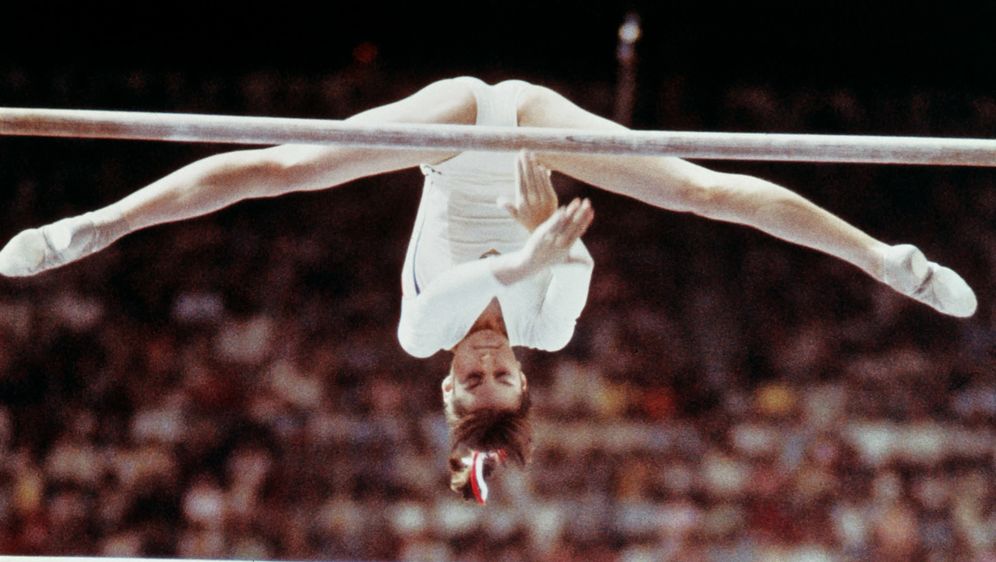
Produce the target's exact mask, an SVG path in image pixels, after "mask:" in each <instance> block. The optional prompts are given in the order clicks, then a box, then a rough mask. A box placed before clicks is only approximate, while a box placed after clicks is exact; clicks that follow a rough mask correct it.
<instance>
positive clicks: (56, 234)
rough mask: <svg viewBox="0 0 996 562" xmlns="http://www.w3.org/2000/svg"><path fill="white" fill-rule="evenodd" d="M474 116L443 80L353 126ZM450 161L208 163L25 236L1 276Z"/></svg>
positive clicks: (293, 150)
mask: <svg viewBox="0 0 996 562" xmlns="http://www.w3.org/2000/svg"><path fill="white" fill-rule="evenodd" d="M476 115H477V106H476V101H475V99H474V95H473V92H472V91H471V90H470V88H468V87H467V86H466V85H465V84H461V83H460V82H459V81H456V80H441V81H439V82H435V83H433V84H431V85H429V86H427V87H425V88H423V89H422V90H420V91H418V92H416V93H415V94H412V95H411V96H409V97H407V98H405V99H402V100H400V101H397V102H394V103H391V104H388V105H384V106H380V107H376V108H374V109H371V110H368V111H365V112H363V113H360V114H357V115H355V116H353V117H351V118H350V119H348V121H351V122H355V123H449V124H472V123H474V122H475V120H476ZM453 155H455V152H453V151H440V150H391V149H378V148H356V147H343V146H312V145H283V146H276V147H271V148H262V149H252V150H241V151H234V152H227V153H223V154H218V155H214V156H210V157H207V158H204V159H202V160H198V161H196V162H194V163H192V164H189V165H187V166H185V167H183V168H181V169H179V170H177V171H175V172H173V173H171V174H169V175H167V176H166V177H164V178H162V179H160V180H158V181H156V182H154V183H152V184H150V185H148V186H146V187H144V188H142V189H140V190H138V191H136V192H135V193H132V194H131V195H128V196H127V197H125V198H124V199H122V200H120V201H117V202H116V203H113V204H111V205H108V206H107V207H104V208H102V209H99V210H97V211H94V212H91V213H86V214H84V215H80V216H77V217H71V218H68V219H63V220H61V221H59V222H57V223H54V224H50V225H46V226H44V227H41V228H38V229H29V230H26V231H23V232H21V233H20V234H18V235H17V236H15V237H14V239H12V240H11V241H10V242H9V243H8V244H7V245H6V246H5V247H4V248H3V250H0V274H3V275H8V276H25V275H34V274H36V273H40V272H42V271H46V270H49V269H53V268H55V267H59V266H61V265H64V264H66V263H70V262H72V261H75V260H77V259H80V258H82V257H84V256H87V255H89V254H92V253H94V252H97V251H99V250H101V249H103V248H105V247H107V246H108V245H110V244H111V243H113V242H114V241H115V240H117V239H118V238H120V237H122V236H124V235H126V234H128V233H131V232H134V231H137V230H140V229H142V228H146V227H149V226H153V225H156V224H162V223H167V222H174V221H179V220H184V219H188V218H192V217H197V216H201V215H205V214H208V213H211V212H214V211H217V210H219V209H222V208H225V207H227V206H229V205H232V204H234V203H237V202H239V201H242V200H244V199H251V198H260V197H273V196H278V195H282V194H284V193H289V192H294V191H308V190H318V189H325V188H329V187H332V186H335V185H339V184H342V183H345V182H348V181H350V180H354V179H357V178H361V177H364V176H369V175H373V174H379V173H384V172H391V171H394V170H399V169H402V168H407V167H411V166H415V165H418V164H420V163H434V162H439V161H442V160H445V159H447V158H450V157H452V156H453Z"/></svg>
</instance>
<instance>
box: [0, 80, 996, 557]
mask: <svg viewBox="0 0 996 562" xmlns="http://www.w3.org/2000/svg"><path fill="white" fill-rule="evenodd" d="M5 72H6V74H5V75H4V76H3V79H2V80H0V105H56V106H59V105H62V106H66V107H107V108H115V109H145V110H153V111H204V112H212V113H232V114H253V115H284V116H308V117H333V118H336V117H344V116H346V115H348V114H350V113H352V112H355V111H358V110H361V109H364V108H366V107H369V106H371V105H373V104H376V103H380V102H384V101H388V100H390V99H394V98H397V97H399V96H401V95H404V94H405V93H408V92H410V91H412V90H413V88H415V87H416V86H417V85H418V84H419V83H420V82H425V81H426V80H421V81H414V80H411V81H403V82H397V81H394V80H395V77H393V76H386V75H384V74H383V73H380V72H378V71H377V70H376V69H375V68H368V67H363V66H358V67H355V68H350V69H347V70H344V71H342V72H340V73H336V74H329V75H325V76H308V75H281V74H280V73H279V72H276V71H273V72H257V73H250V74H245V75H237V76H235V75H233V76H221V77H219V76H206V75H201V76H188V75H186V74H183V73H169V72H158V73H151V72H123V73H122V72H110V71H108V72H107V73H104V74H101V73H95V74H85V73H82V72H76V71H72V70H64V71H61V72H59V73H56V74H55V75H38V74H32V73H31V72H28V71H19V70H16V69H13V70H11V69H8V70H6V71H5ZM484 78H488V79H492V78H494V77H489V76H484ZM406 80H410V79H406ZM549 85H551V86H552V87H554V88H555V89H558V90H560V91H562V92H563V93H564V94H565V95H567V96H568V97H570V98H573V99H577V100H578V101H579V102H581V103H582V105H584V106H586V107H588V108H589V109H592V110H594V111H597V112H600V113H607V108H610V107H611V106H612V105H611V103H612V92H613V88H612V86H611V84H600V83H594V84H583V83H566V82H565V83H554V84H549ZM656 86H657V89H656V90H655V91H656V92H657V93H656V94H654V95H653V96H648V99H647V100H644V101H643V102H641V105H640V106H639V107H640V108H641V109H640V110H639V111H640V112H639V113H638V115H637V116H636V121H637V125H638V126H642V127H644V128H686V129H709V130H742V131H782V132H831V133H837V132H839V133H854V134H858V133H882V134H948V135H958V134H969V135H974V136H984V135H986V134H991V132H992V131H993V130H996V99H994V98H992V97H988V98H987V97H979V96H970V95H962V96H959V95H957V94H952V93H948V92H929V91H925V92H915V93H910V92H891V93H890V92H875V93H862V92H856V91H848V90H819V91H809V90H801V89H796V90H792V89H787V88H779V87H776V86H771V85H742V86H737V87H732V88H729V89H726V90H723V91H720V92H712V93H708V94H707V93H704V92H701V91H699V90H700V87H699V86H697V85H696V84H692V83H689V82H688V81H685V80H682V79H681V78H680V77H675V78H671V79H667V80H664V81H662V82H661V83H660V84H658V85H656ZM641 121H642V123H641ZM220 149H221V147H197V146H186V145H181V146H174V145H168V146H167V145H159V144H152V143H121V142H111V141H99V142H98V141H86V142H84V141H70V140H51V139H49V140H38V139H6V140H2V141H0V185H3V191H2V192H3V194H4V195H3V204H2V205H0V209H2V210H0V216H2V223H0V224H2V225H3V228H2V230H0V237H2V238H3V240H6V239H9V238H10V237H11V236H12V235H14V234H15V233H16V232H18V231H19V230H21V229H23V228H27V227H30V226H36V225H38V224H41V223H43V222H48V221H50V220H54V219H57V218H59V217H61V216H66V215H68V214H76V213H80V212H83V211H85V210H89V209H91V208H94V207H96V206H98V205H101V204H104V203H107V202H109V201H111V200H113V199H116V198H119V197H121V196H123V195H124V194H126V193H128V192H130V191H131V190H133V189H135V188H137V187H139V186H141V185H143V184H145V183H148V182H149V181H151V180H153V179H155V178H156V177H159V176H161V175H163V174H165V173H167V172H169V171H170V170H172V169H174V168H176V167H178V166H180V165H182V164H183V163H186V162H189V161H191V160H193V159H195V158H197V157H201V156H204V155H206V154H210V153H211V152H215V151H217V150H220ZM715 166H716V167H720V168H722V169H726V170H737V171H743V172H746V173H752V174H757V175H761V176H763V177H766V178H769V179H772V180H774V181H777V182H779V183H783V184H785V185H788V186H790V187H793V188H795V189H798V190H799V191H800V192H802V193H803V194H805V195H806V196H807V197H810V198H812V199H814V200H816V201H817V202H819V203H821V204H823V205H825V206H827V207H829V208H830V209H831V210H833V211H834V212H835V213H838V214H840V215H842V216H844V217H845V218H847V219H848V220H851V221H853V222H855V223H856V224H858V225H859V226H861V227H862V228H865V229H867V230H868V231H869V232H870V233H871V234H873V235H875V236H878V237H881V238H883V239H884V240H886V241H889V242H895V243H898V242H912V243H915V244H918V245H920V246H921V247H922V248H923V249H924V250H925V252H926V253H927V255H928V256H930V257H933V258H935V259H938V261H941V262H943V263H946V264H948V265H951V266H952V267H953V268H954V269H956V270H958V271H959V272H961V273H962V274H963V275H964V276H965V278H966V279H967V280H968V281H969V282H970V284H972V285H973V287H974V288H975V290H976V292H977V293H978V295H979V301H980V308H979V312H978V313H977V315H976V316H975V317H974V318H972V319H970V320H964V321H959V320H955V319H950V318H946V317H942V316H940V315H938V314H936V313H934V312H933V311H932V310H930V309H928V308H926V307H924V306H921V305H918V304H916V303H914V302H913V301H911V300H909V299H906V298H904V297H901V296H898V295H895V294H893V293H892V292H891V291H889V290H888V289H885V288H884V287H882V286H880V285H878V284H877V283H875V282H874V281H873V280H871V279H870V278H868V277H866V276H865V275H864V274H862V273H861V272H859V271H858V270H856V269H855V268H853V267H851V266H849V265H847V264H844V263H842V262H838V261H837V260H834V259H832V258H829V257H826V256H823V255H820V254H816V253H814V252H810V251H807V250H803V249H800V248H795V247H792V246H790V245H788V244H785V243H782V242H780V241H777V240H773V239H770V238H768V237H766V236H763V235H761V234H759V233H756V232H753V231H750V230H748V229H744V228H741V227H736V226H730V225H723V224H718V223H710V222H707V221H704V220H700V219H696V218H694V217H688V216H684V215H678V214H673V213H666V212H663V211H658V210H654V209H648V208H646V207H644V206H641V205H640V204H637V203H635V202H632V201H628V200H622V199H620V198H617V197H613V196H609V195H606V194H602V193H599V192H597V191H596V190H594V189H592V188H589V187H586V186H582V185H578V184H575V183H573V182H571V181H570V180H569V179H568V178H563V177H558V178H556V185H557V187H558V190H560V192H561V196H562V198H564V199H566V198H567V197H568V196H569V195H570V194H573V193H584V194H586V195H588V196H590V197H592V199H593V203H594V205H595V208H596V211H597V214H598V216H597V218H596V223H595V224H594V225H593V227H592V229H591V231H590V233H589V234H588V235H587V236H586V242H587V243H588V245H589V247H590V248H591V251H592V254H593V255H594V257H595V261H596V269H595V275H594V280H593V285H592V290H591V294H590V297H589V301H588V305H587V308H586V309H585V312H584V314H583V316H582V318H581V320H580V321H579V324H578V327H577V331H576V335H575V338H574V340H573V341H572V343H571V344H570V345H569V346H568V347H567V348H566V349H565V350H564V351H562V352H560V353H557V354H541V353H536V352H524V353H523V364H524V367H525V370H526V372H527V376H529V378H530V388H531V389H532V392H533V394H534V400H533V402H534V404H535V410H534V411H535V425H536V439H537V450H536V454H535V459H534V462H533V463H532V465H531V467H530V468H529V469H528V470H527V471H503V472H500V473H499V476H498V478H497V481H496V482H495V484H494V486H495V488H494V490H493V492H492V493H493V497H492V500H491V501H489V503H488V505H487V506H486V507H480V506H477V505H475V504H473V503H468V502H464V501H462V500H461V499H460V498H458V497H457V496H456V495H455V494H453V493H451V492H450V491H449V490H448V488H447V485H446V482H447V471H446V469H445V466H446V465H445V463H446V453H447V451H448V448H447V441H446V439H447V436H446V427H445V423H444V420H443V416H442V410H441V403H440V395H439V382H440V380H441V378H442V376H443V375H444V374H445V371H446V368H447V364H448V358H447V357H444V356H443V355H444V354H440V355H439V356H438V357H435V358H433V359H432V360H429V361H417V360H414V359H412V358H409V357H407V356H405V355H404V353H403V352H402V351H401V350H400V348H399V346H398V345H397V343H396V340H395V336H394V331H395V325H396V321H397V318H398V314H399V302H400V295H399V274H400V268H401V263H402V260H403V257H404V250H405V245H406V244H407V242H408V235H409V232H410V228H411V224H412V221H413V219H414V213H415V207H416V205H417V201H418V196H419V186H420V178H419V175H418V172H417V171H411V172H404V173H400V174H394V175H390V176H384V177H381V178H373V179H367V180H363V181H360V182H356V184H354V185H350V186H346V187H343V188H340V189H338V190H334V191H333V192H321V193H312V194H304V195H293V196H288V197H285V198H281V199H279V200H266V201H254V202H247V203H243V204H240V205H238V206H236V207H233V208H231V209H228V210H225V211H223V212H221V213H218V214H216V215H214V216H211V217H206V218H201V219H197V220H193V221H188V222H185V223H182V224H173V225H166V226H161V227H157V228H154V229H150V230H148V231H144V232H141V233H137V234H135V235H132V236H130V237H128V238H126V239H124V240H122V241H120V242H119V243H117V244H116V245H115V246H113V247H112V248H110V249H108V250H107V251H105V252H103V253H101V254H99V255H97V256H94V257H91V258H88V259H87V260H85V261H84V262H82V263H79V264H75V265H73V266H70V267H67V268H64V269H61V270H58V271H55V272H52V273H48V274H45V275H42V276H39V277H37V278H32V279H25V280H12V279H4V280H2V281H0V553H4V554H51V555H57V554H59V555H114V556H149V557H197V558H245V559H293V560H306V559H325V560H331V559H350V560H360V559H362V560H434V561H446V560H467V561H485V560H487V561H496V560H502V561H519V560H537V561H548V562H554V561H566V560H589V561H606V562H609V561H612V562H644V561H657V560H675V561H677V560H681V561H698V560H702V561H713V560H716V561H718V560H745V561H746V560H785V561H806V562H815V561H831V560H896V561H899V560H903V561H905V560H930V561H955V560H975V561H979V562H982V561H996V490H994V487H993V484H992V482H993V481H994V480H996V426H994V422H996V307H994V304H993V300H992V295H993V294H994V289H996V189H994V187H996V186H994V185H993V184H994V181H996V176H993V174H992V172H990V171H985V170H981V171H980V170H955V169H947V168H932V169H927V168H901V167H892V168H888V167H870V166H835V165H821V166H811V165H785V164H782V165H771V164H737V165H731V164H728V163H725V164H715Z"/></svg>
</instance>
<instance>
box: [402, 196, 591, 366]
mask: <svg viewBox="0 0 996 562" xmlns="http://www.w3.org/2000/svg"><path fill="white" fill-rule="evenodd" d="M593 218H594V212H593V211H592V209H591V203H590V202H588V201H587V200H585V201H581V200H577V199H576V200H574V201H572V202H571V204H570V205H568V206H566V207H564V208H561V209H558V210H557V211H556V212H555V213H554V214H553V215H551V216H550V218H548V219H547V220H546V221H544V222H543V223H542V224H540V225H539V226H538V227H537V228H536V229H535V230H534V231H533V232H532V234H530V236H529V239H528V240H527V241H526V244H525V246H523V247H522V249H520V250H517V251H515V252H509V253H507V254H502V255H499V256H495V257H492V258H487V259H482V260H476V261H472V262H467V263H462V264H460V265H458V266H456V267H454V268H452V269H450V270H449V271H446V272H445V273H443V274H441V275H439V276H438V277H436V278H435V279H433V281H432V283H430V284H429V286H428V287H426V288H425V289H424V290H423V291H422V292H421V293H419V294H418V295H404V296H403V297H402V300H401V320H400V322H399V323H398V341H399V342H400V343H401V347H402V348H403V349H404V350H405V351H406V352H407V353H408V354H409V355H413V356H415V357H428V356H430V355H432V354H433V353H435V352H437V351H439V350H441V349H450V348H451V347H453V346H454V345H456V343H457V342H459V341H460V339H461V338H463V337H464V336H465V335H466V334H467V331H468V330H469V329H470V327H471V326H472V325H473V324H474V321H475V320H476V319H477V317H478V316H480V314H481V312H482V311H483V310H484V308H485V307H486V306H487V305H488V303H489V302H491V299H492V298H494V297H496V296H498V295H499V294H500V293H501V291H502V290H504V288H505V287H508V286H510V285H513V284H515V283H518V282H519V281H522V280H524V279H527V278H528V277H531V276H532V275H535V274H537V273H539V272H540V271H542V270H543V269H545V268H547V267H552V268H553V269H554V270H555V277H556V276H557V273H556V270H559V269H561V268H569V269H574V268H577V269H583V267H584V264H583V263H578V264H575V263H573V261H574V260H575V259H582V260H583V259H584V258H585V256H587V258H588V259H589V260H590V256H589V255H588V253H587V250H584V246H583V245H581V244H580V241H579V238H580V237H581V235H582V234H584V232H585V230H587V228H588V226H589V225H590V224H591V221H592V219H593ZM579 246H580V250H578V247H579ZM561 274H562V275H567V276H571V275H575V274H576V273H575V272H573V271H568V269H564V271H563V272H561ZM589 274H590V270H589ZM584 287H585V292H587V284H585V285H584ZM582 305H583V303H582ZM572 326H573V324H572ZM561 347H563V346H561Z"/></svg>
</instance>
